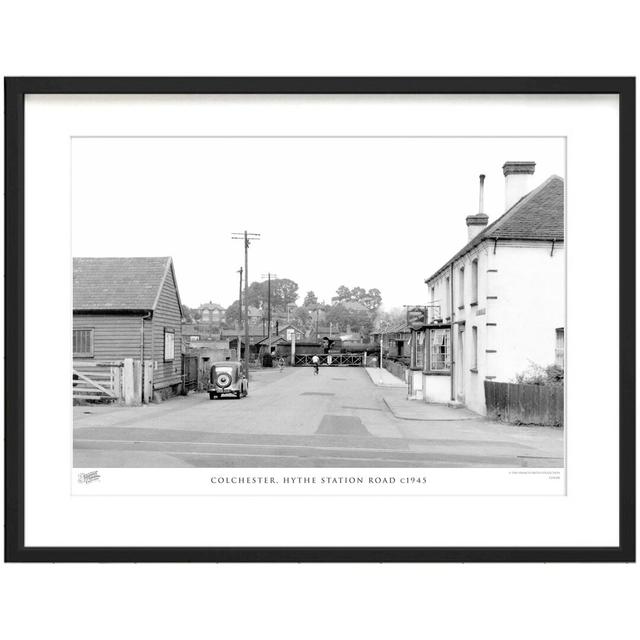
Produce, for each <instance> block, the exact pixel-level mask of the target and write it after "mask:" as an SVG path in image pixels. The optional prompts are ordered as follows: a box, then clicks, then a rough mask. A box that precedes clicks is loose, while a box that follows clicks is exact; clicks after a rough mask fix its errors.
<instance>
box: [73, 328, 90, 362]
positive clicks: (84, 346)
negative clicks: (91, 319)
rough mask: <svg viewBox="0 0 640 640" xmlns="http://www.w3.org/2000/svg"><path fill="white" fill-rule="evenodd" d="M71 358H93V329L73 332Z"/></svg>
mask: <svg viewBox="0 0 640 640" xmlns="http://www.w3.org/2000/svg"><path fill="white" fill-rule="evenodd" d="M73 357H74V358H92V357H93V329H74V330H73Z"/></svg>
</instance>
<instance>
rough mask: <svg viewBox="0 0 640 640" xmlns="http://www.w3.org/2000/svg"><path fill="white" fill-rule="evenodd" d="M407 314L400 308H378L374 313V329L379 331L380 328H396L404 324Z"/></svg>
mask: <svg viewBox="0 0 640 640" xmlns="http://www.w3.org/2000/svg"><path fill="white" fill-rule="evenodd" d="M406 320H407V312H406V310H405V309H402V308H400V307H394V308H392V309H382V308H379V309H378V310H377V311H376V316H375V319H374V322H373V328H374V329H376V330H377V329H380V328H381V327H383V326H384V327H387V328H388V327H397V326H398V325H400V324H402V323H403V322H406Z"/></svg>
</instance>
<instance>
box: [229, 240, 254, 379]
mask: <svg viewBox="0 0 640 640" xmlns="http://www.w3.org/2000/svg"><path fill="white" fill-rule="evenodd" d="M231 238H232V239H233V240H244V370H245V375H246V376H247V379H249V245H250V244H251V241H252V240H260V234H259V233H248V232H247V231H244V232H243V233H233V234H232V236H231Z"/></svg>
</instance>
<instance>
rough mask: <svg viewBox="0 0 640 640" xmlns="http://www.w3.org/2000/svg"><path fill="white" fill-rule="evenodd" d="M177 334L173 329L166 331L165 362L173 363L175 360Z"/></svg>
mask: <svg viewBox="0 0 640 640" xmlns="http://www.w3.org/2000/svg"><path fill="white" fill-rule="evenodd" d="M175 352H176V334H175V331H173V329H165V330H164V361H165V362H171V361H172V360H173V359H174V358H175Z"/></svg>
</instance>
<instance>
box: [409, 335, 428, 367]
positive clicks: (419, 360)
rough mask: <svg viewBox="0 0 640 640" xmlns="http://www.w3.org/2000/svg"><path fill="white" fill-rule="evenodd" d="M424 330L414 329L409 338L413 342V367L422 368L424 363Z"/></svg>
mask: <svg viewBox="0 0 640 640" xmlns="http://www.w3.org/2000/svg"><path fill="white" fill-rule="evenodd" d="M424 334H425V332H424V331H412V332H411V337H410V338H409V341H410V344H411V369H422V365H423V363H424Z"/></svg>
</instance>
